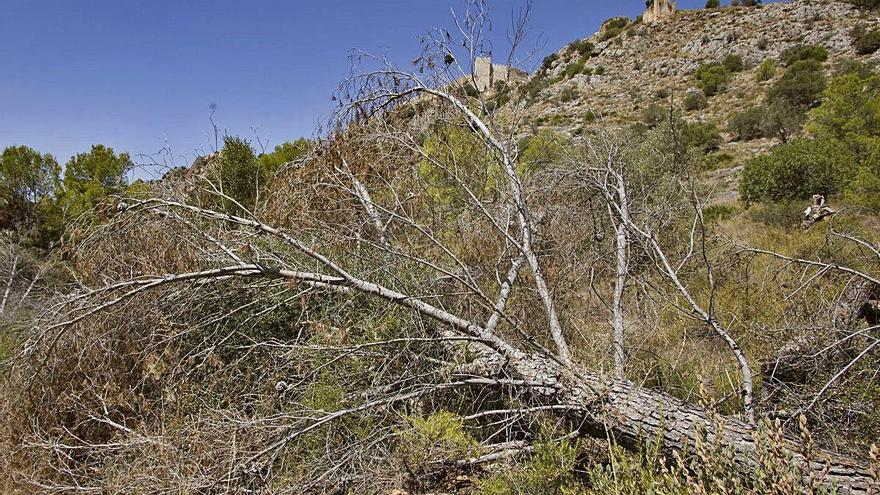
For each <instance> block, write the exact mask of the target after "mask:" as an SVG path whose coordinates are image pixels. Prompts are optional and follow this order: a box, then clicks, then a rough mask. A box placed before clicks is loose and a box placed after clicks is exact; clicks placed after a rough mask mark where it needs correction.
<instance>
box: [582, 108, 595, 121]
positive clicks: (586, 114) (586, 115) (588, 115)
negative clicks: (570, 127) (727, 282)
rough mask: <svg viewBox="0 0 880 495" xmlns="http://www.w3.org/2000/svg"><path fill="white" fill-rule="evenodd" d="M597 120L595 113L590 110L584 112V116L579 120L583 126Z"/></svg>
mask: <svg viewBox="0 0 880 495" xmlns="http://www.w3.org/2000/svg"><path fill="white" fill-rule="evenodd" d="M597 118H598V116H597V115H596V112H593V111H592V110H587V111H586V112H584V116H583V117H582V118H581V122H582V123H583V124H584V125H587V124H592V123H593V122H595V121H596V119H597Z"/></svg>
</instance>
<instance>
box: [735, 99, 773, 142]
mask: <svg viewBox="0 0 880 495" xmlns="http://www.w3.org/2000/svg"><path fill="white" fill-rule="evenodd" d="M766 118H767V113H766V111H765V110H764V108H763V107H759V106H758V107H752V108H749V109H747V110H743V111H742V112H738V113H736V114H735V115H734V116H733V117H731V119H730V122H728V124H727V131H728V132H730V133H731V134H733V135H734V136H735V137H734V139H735V140H737V141H749V140H752V139H757V138H760V137H764V123H765V121H766Z"/></svg>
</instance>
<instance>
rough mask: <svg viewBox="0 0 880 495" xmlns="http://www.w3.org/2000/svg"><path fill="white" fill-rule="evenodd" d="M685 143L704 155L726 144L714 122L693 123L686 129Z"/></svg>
mask: <svg viewBox="0 0 880 495" xmlns="http://www.w3.org/2000/svg"><path fill="white" fill-rule="evenodd" d="M683 134H684V141H685V143H686V144H687V145H688V146H690V147H693V148H697V149H699V150H701V151H703V152H704V153H708V152H710V151H715V150H717V149H718V147H719V146H721V143H723V142H724V140H723V139H721V133H720V132H719V131H718V126H717V125H715V123H714V122H692V123H689V124H688V125H687V126H685V128H684V133H683Z"/></svg>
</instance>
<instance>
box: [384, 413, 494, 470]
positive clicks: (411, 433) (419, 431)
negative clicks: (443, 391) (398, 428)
mask: <svg viewBox="0 0 880 495" xmlns="http://www.w3.org/2000/svg"><path fill="white" fill-rule="evenodd" d="M407 420H408V423H409V426H410V428H409V429H407V430H404V431H403V432H402V433H401V435H400V443H399V444H398V452H397V454H398V456H399V457H400V459H401V461H402V462H403V463H404V466H405V467H406V469H407V470H408V471H410V472H411V473H413V474H414V475H416V476H430V475H431V474H434V473H435V472H436V471H438V470H441V471H442V470H443V469H445V468H446V467H447V466H448V465H447V464H446V463H444V462H443V461H456V460H460V459H467V458H470V457H473V456H475V455H477V453H478V452H479V444H478V443H477V442H476V441H475V440H474V439H473V438H472V437H471V436H470V435H469V434H468V433H467V432H466V431H465V430H464V425H463V424H462V421H461V418H459V417H458V416H456V415H454V414H452V413H450V412H446V411H442V412H437V413H434V414H431V415H430V416H427V417H424V418H418V417H416V418H407ZM419 481H424V480H419Z"/></svg>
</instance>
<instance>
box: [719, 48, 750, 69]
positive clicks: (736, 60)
mask: <svg viewBox="0 0 880 495" xmlns="http://www.w3.org/2000/svg"><path fill="white" fill-rule="evenodd" d="M721 65H723V66H724V67H725V68H726V69H727V70H729V71H730V72H740V71H741V70H743V69H744V68H745V63H743V58H742V56H741V55H738V54H736V53H731V54H728V55H727V56H726V57H724V60H723V61H722V62H721Z"/></svg>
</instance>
